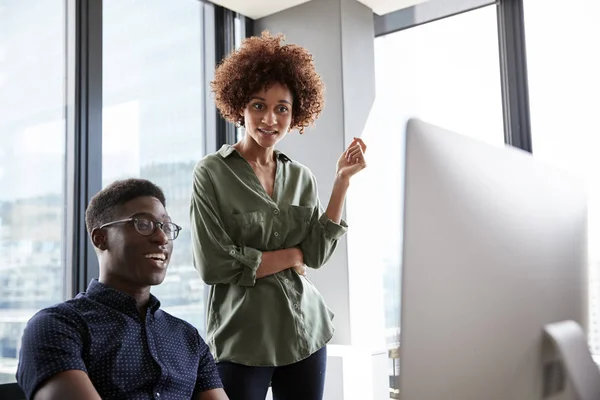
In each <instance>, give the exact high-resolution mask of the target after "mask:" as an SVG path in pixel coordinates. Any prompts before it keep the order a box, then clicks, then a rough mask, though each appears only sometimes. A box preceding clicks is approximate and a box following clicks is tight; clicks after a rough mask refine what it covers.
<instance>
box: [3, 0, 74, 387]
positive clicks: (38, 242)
mask: <svg viewBox="0 0 600 400" xmlns="http://www.w3.org/2000/svg"><path fill="white" fill-rule="evenodd" d="M65 19H66V18H65V4H64V2H63V0H32V1H27V2H20V1H0V38H2V40H0V187H2V190H0V252H1V253H2V255H3V262H2V263H0V384H3V383H10V382H14V381H15V373H16V370H17V361H18V354H19V347H20V345H21V335H22V333H23V329H24V328H25V324H26V323H27V321H28V320H29V319H30V318H31V317H32V316H33V314H34V313H35V312H36V311H38V310H39V309H41V308H43V307H47V306H50V305H52V304H55V303H58V302H60V301H62V300H64V298H65V293H66V291H65V263H64V251H63V245H64V236H65V235H64V228H65V221H64V207H65V194H64V193H65V188H64V180H65V160H66V158H65V140H66V122H65V115H64V113H65V86H64V84H65V73H66V64H65V57H66V46H65V35H66V30H65V24H66V21H65Z"/></svg>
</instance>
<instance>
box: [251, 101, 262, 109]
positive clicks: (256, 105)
mask: <svg viewBox="0 0 600 400" xmlns="http://www.w3.org/2000/svg"><path fill="white" fill-rule="evenodd" d="M252 107H254V109H255V110H262V108H263V105H262V104H260V103H255V104H254V105H253V106H252Z"/></svg>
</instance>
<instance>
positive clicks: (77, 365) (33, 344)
mask: <svg viewBox="0 0 600 400" xmlns="http://www.w3.org/2000/svg"><path fill="white" fill-rule="evenodd" d="M83 325H84V322H83V321H81V320H80V317H79V315H78V314H77V313H75V312H73V311H72V310H71V309H70V307H68V306H67V305H65V304H59V305H57V306H54V307H50V308H46V309H44V310H42V311H40V312H38V313H37V314H36V315H34V316H33V317H32V318H31V319H30V320H29V322H28V323H27V326H26V327H25V331H24V332H23V338H22V345H21V352H20V353H19V366H18V369H17V382H18V383H19V386H21V389H23V392H25V395H26V396H27V398H28V399H30V400H31V399H38V400H39V399H67V398H73V399H78V398H81V399H83V398H85V399H88V398H90V399H100V397H99V396H98V394H97V393H96V391H95V390H94V387H93V385H92V383H91V382H90V379H89V378H88V376H87V368H86V366H85V362H84V361H83V359H82V356H81V353H82V349H83V346H84V340H85V339H84V336H85V334H84V330H85V329H84V328H83ZM63 373H65V375H63ZM73 376H75V377H80V376H83V377H84V378H85V380H83V381H84V382H87V384H88V385H89V386H90V387H91V389H92V390H93V393H95V396H94V397H92V396H88V395H87V394H84V395H83V396H81V397H75V396H74V395H73V396H70V395H63V394H62V393H64V392H63V391H62V390H61V389H62V388H64V387H67V388H68V387H70V385H73V388H74V389H73V390H78V389H79V388H81V387H82V384H81V383H80V382H81V381H82V379H72V377H73ZM55 379H56V381H55ZM47 385H48V387H47V388H45V389H44V391H43V393H42V394H41V395H40V396H37V392H38V391H39V390H40V389H41V388H42V387H45V386H47ZM83 387H86V386H85V385H83ZM66 393H69V392H66ZM74 393H78V392H74ZM83 393H88V392H87V391H85V392H83Z"/></svg>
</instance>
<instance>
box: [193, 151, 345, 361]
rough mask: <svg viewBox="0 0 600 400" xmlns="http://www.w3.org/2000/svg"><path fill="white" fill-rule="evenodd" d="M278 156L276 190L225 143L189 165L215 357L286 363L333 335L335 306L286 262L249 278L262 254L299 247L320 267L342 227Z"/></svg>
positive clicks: (298, 168) (297, 170)
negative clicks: (285, 265) (270, 272)
mask: <svg viewBox="0 0 600 400" xmlns="http://www.w3.org/2000/svg"><path fill="white" fill-rule="evenodd" d="M275 154H276V159H277V169H276V174H275V185H274V190H273V197H270V196H269V195H268V194H267V192H266V191H265V190H264V188H263V186H262V185H261V183H260V181H259V180H258V177H257V176H256V174H255V173H254V170H253V169H252V167H251V166H250V164H249V163H248V162H247V161H246V160H245V159H244V158H243V157H242V156H241V155H240V154H239V153H238V151H237V150H235V149H234V148H233V147H232V146H229V145H225V146H223V147H222V148H221V149H220V150H219V151H218V152H217V153H215V154H211V155H208V156H206V157H205V158H204V159H202V160H201V161H200V162H199V163H198V164H197V165H196V168H195V170H194V187H193V194H192V203H191V229H192V243H193V251H194V264H195V267H196V268H197V269H198V271H199V272H200V275H201V277H202V279H203V280H204V282H206V283H207V284H208V285H211V287H210V295H209V299H208V317H207V339H208V340H207V342H208V344H209V346H210V348H211V351H212V353H213V356H214V358H215V361H217V362H220V361H230V362H234V363H238V364H244V365H251V366H281V365H286V364H291V363H294V362H297V361H300V360H302V359H304V358H306V357H308V356H310V355H311V354H313V353H314V352H316V351H317V350H319V349H320V348H321V347H323V346H324V345H325V344H326V343H327V342H328V341H329V340H330V339H331V337H332V336H333V331H334V328H333V324H332V322H331V320H332V319H333V313H332V312H331V310H329V308H327V306H326V305H325V302H324V301H323V298H322V296H321V294H320V293H319V291H318V290H317V289H316V288H315V286H314V285H313V284H312V283H311V282H310V281H309V280H308V279H307V278H305V277H303V276H300V275H298V274H297V273H296V272H295V271H294V270H293V269H286V270H284V271H282V272H278V273H276V274H274V275H270V276H266V277H264V278H259V279H257V278H256V270H257V268H258V266H259V265H260V262H261V259H262V252H264V251H273V250H279V249H286V248H291V247H299V248H300V249H301V250H302V252H303V254H304V263H305V264H306V265H307V266H308V267H311V268H319V267H321V266H322V265H323V264H325V263H326V262H327V260H328V259H329V257H330V256H331V254H332V253H333V251H334V250H335V247H336V245H337V242H338V239H339V238H340V237H341V236H343V235H344V233H345V232H346V230H347V225H346V224H345V222H343V221H342V222H341V224H336V223H334V222H333V221H331V220H330V219H329V218H328V217H327V215H325V214H324V213H323V211H322V208H321V205H320V202H319V197H318V194H317V183H316V179H315V177H314V175H313V174H312V173H311V172H310V170H309V169H308V168H307V167H305V166H303V165H302V164H300V163H297V162H295V161H292V160H290V159H289V158H288V157H287V156H285V155H284V154H283V153H281V152H280V151H277V150H276V151H275Z"/></svg>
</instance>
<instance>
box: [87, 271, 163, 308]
mask: <svg viewBox="0 0 600 400" xmlns="http://www.w3.org/2000/svg"><path fill="white" fill-rule="evenodd" d="M85 296H87V297H89V298H90V299H92V300H94V301H97V302H98V303H101V304H104V305H105V306H107V307H110V308H113V309H115V310H117V311H121V312H123V313H129V312H130V311H134V312H135V313H137V307H136V305H137V304H136V301H135V299H134V298H133V297H132V296H130V295H128V294H125V293H123V292H121V291H119V290H117V289H114V288H112V287H110V286H108V285H105V284H104V283H101V282H99V281H98V279H96V278H94V279H92V280H91V281H90V284H89V285H88V288H87V290H86V292H85ZM159 308H160V301H158V299H157V298H156V297H155V296H154V295H153V294H152V293H150V298H149V300H148V310H150V312H151V313H152V314H154V313H155V312H156V311H157V310H158V309H159Z"/></svg>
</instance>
